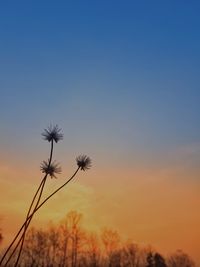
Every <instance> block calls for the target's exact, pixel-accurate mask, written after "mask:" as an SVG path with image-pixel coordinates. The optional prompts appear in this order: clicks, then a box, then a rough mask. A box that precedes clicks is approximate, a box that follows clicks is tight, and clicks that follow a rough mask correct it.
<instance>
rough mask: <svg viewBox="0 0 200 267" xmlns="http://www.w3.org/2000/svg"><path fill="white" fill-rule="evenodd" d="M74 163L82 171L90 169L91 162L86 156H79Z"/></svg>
mask: <svg viewBox="0 0 200 267" xmlns="http://www.w3.org/2000/svg"><path fill="white" fill-rule="evenodd" d="M76 162H77V165H78V167H79V168H80V169H81V170H82V171H86V170H89V169H90V168H91V167H92V161H91V159H90V158H89V157H88V156H86V155H80V156H78V157H77V158H76Z"/></svg>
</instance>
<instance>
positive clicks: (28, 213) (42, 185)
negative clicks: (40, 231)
mask: <svg viewBox="0 0 200 267" xmlns="http://www.w3.org/2000/svg"><path fill="white" fill-rule="evenodd" d="M52 155H53V140H52V143H51V151H50V158H49V165H50V163H51V161H52ZM46 178H47V174H45V176H44V178H43V179H42V181H41V183H40V185H39V187H38V189H37V191H36V193H35V195H34V197H33V199H32V202H31V205H30V207H29V210H28V212H27V215H26V221H27V218H28V217H29V215H30V212H31V209H32V206H33V204H34V202H35V199H36V197H37V195H38V193H39V191H40V190H41V187H44V183H45V182H46ZM42 190H43V189H42ZM40 193H41V192H40ZM40 198H41V196H40ZM35 208H36V206H35ZM35 208H34V209H35ZM26 221H25V222H24V224H23V225H22V226H21V228H20V229H19V231H18V233H17V234H16V236H15V237H14V239H13V241H12V242H11V243H10V245H9V247H8V248H7V250H6V251H5V253H4V255H3V257H2V258H1V261H0V266H1V264H2V262H3V260H4V259H5V257H6V255H7V254H8V252H9V251H10V249H11V248H12V246H13V244H14V243H15V241H16V240H17V238H18V236H19V235H20V233H21V231H22V229H23V228H24V226H25V225H26ZM12 254H13V253H12ZM9 258H10V257H9Z"/></svg>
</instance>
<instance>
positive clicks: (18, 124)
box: [0, 1, 200, 160]
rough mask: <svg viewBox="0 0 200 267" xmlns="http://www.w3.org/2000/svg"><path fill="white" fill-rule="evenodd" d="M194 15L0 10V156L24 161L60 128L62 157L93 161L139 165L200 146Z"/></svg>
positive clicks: (175, 6) (118, 5)
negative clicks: (71, 153) (65, 148)
mask: <svg viewBox="0 0 200 267" xmlns="http://www.w3.org/2000/svg"><path fill="white" fill-rule="evenodd" d="M199 8H200V4H199V3H198V1H191V2H190V3H189V2H187V1H166V2H163V1H151V2H150V1H123V2H122V1H76V2H75V1H58V2H57V1H17V2H16V1H6V2H5V1H4V2H2V3H1V5H0V25H1V26H0V36H1V40H0V92H1V98H0V119H1V127H0V129H1V140H0V145H1V150H2V151H3V152H5V151H10V153H11V151H12V150H13V148H15V149H17V148H18V149H19V148H21V147H24V150H25V151H26V149H27V145H28V144H30V140H35V138H38V134H40V132H41V130H42V129H43V128H44V127H46V126H47V125H48V124H49V123H58V124H59V125H60V126H61V127H62V128H63V130H64V132H65V133H66V142H67V140H68V142H69V143H70V145H71V146H72V147H71V150H73V146H74V145H75V144H77V147H78V145H80V148H82V149H84V150H86V149H88V150H89V152H90V151H91V152H92V153H93V152H94V151H96V150H97V149H100V150H102V154H101V155H102V156H105V155H104V153H105V154H109V155H110V154H112V152H113V153H114V154H115V153H118V154H120V153H121V155H122V156H124V155H127V156H132V157H135V156H136V154H137V156H138V157H139V158H140V157H141V158H143V157H145V155H146V154H147V155H151V154H152V153H155V154H156V153H157V152H158V151H159V153H160V151H161V152H162V153H164V152H165V150H166V149H168V148H173V147H176V146H185V145H190V144H191V143H192V144H193V143H199V136H200V127H199V111H200V108H199V98H200V90H199V84H200V76H199V60H200V51H199V46H200V32H199V26H200V18H199ZM16 139H17V140H18V142H16ZM32 142H33V143H34V141H32ZM70 145H69V146H70ZM103 151H104V152H103ZM36 153H37V152H36ZM94 153H95V152H94ZM94 153H93V154H94ZM148 159H150V157H149V158H148ZM125 160H126V157H125Z"/></svg>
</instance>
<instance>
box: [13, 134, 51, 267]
mask: <svg viewBox="0 0 200 267" xmlns="http://www.w3.org/2000/svg"><path fill="white" fill-rule="evenodd" d="M52 156H53V139H52V141H51V152H50V157H49V164H48V168H49V167H50V165H51V161H52ZM47 176H48V175H46V177H45V178H44V182H43V184H42V187H41V190H40V194H39V197H38V200H37V202H36V205H35V208H34V210H33V212H32V214H33V215H34V212H35V210H36V209H37V207H38V205H39V203H40V199H41V197H42V193H43V190H44V186H45V183H46V180H47ZM34 200H35V199H34ZM33 203H34V201H32V203H31V206H30V208H29V211H28V213H27V216H26V222H25V226H24V232H23V236H22V241H21V246H20V250H19V253H18V257H17V260H16V263H15V266H14V267H17V266H18V263H19V259H20V256H21V253H22V249H23V245H24V240H25V236H26V231H27V229H28V226H29V224H30V222H31V219H32V217H33V216H32V217H31V219H30V220H29V222H28V223H27V220H28V217H29V215H30V212H31V208H32V206H33Z"/></svg>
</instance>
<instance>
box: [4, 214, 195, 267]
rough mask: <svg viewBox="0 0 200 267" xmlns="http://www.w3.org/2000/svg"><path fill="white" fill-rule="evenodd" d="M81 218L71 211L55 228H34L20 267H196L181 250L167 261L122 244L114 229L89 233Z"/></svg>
mask: <svg viewBox="0 0 200 267" xmlns="http://www.w3.org/2000/svg"><path fill="white" fill-rule="evenodd" d="M82 219H83V215H82V214H81V213H78V212H76V211H71V212H69V213H68V214H67V215H66V217H65V218H64V219H63V220H62V221H61V222H60V223H59V224H58V225H56V226H54V225H51V226H49V227H47V229H36V228H31V229H30V230H29V231H28V233H27V237H26V240H25V245H24V251H23V254H22V258H21V262H20V267H195V263H194V262H193V260H192V259H191V258H190V257H189V256H188V255H187V254H186V253H184V252H182V251H180V250H178V251H176V252H174V253H173V254H171V255H169V256H168V257H166V258H165V257H164V256H163V255H161V254H160V253H159V252H158V251H155V250H154V249H152V248H150V247H141V246H139V245H137V244H135V243H133V242H131V241H127V242H122V241H121V238H120V236H119V234H118V233H117V232H116V231H114V230H112V229H107V228H104V229H103V230H102V231H101V232H100V233H94V232H89V231H86V230H85V229H84V228H83V226H82ZM0 236H1V238H2V234H1V235H0ZM1 240H2V239H0V241H1ZM2 253H3V250H2ZM16 255H17V253H16ZM15 260H16V259H15V257H14V258H13V260H12V262H10V263H9V264H8V265H7V266H8V267H12V266H13V262H15Z"/></svg>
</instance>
